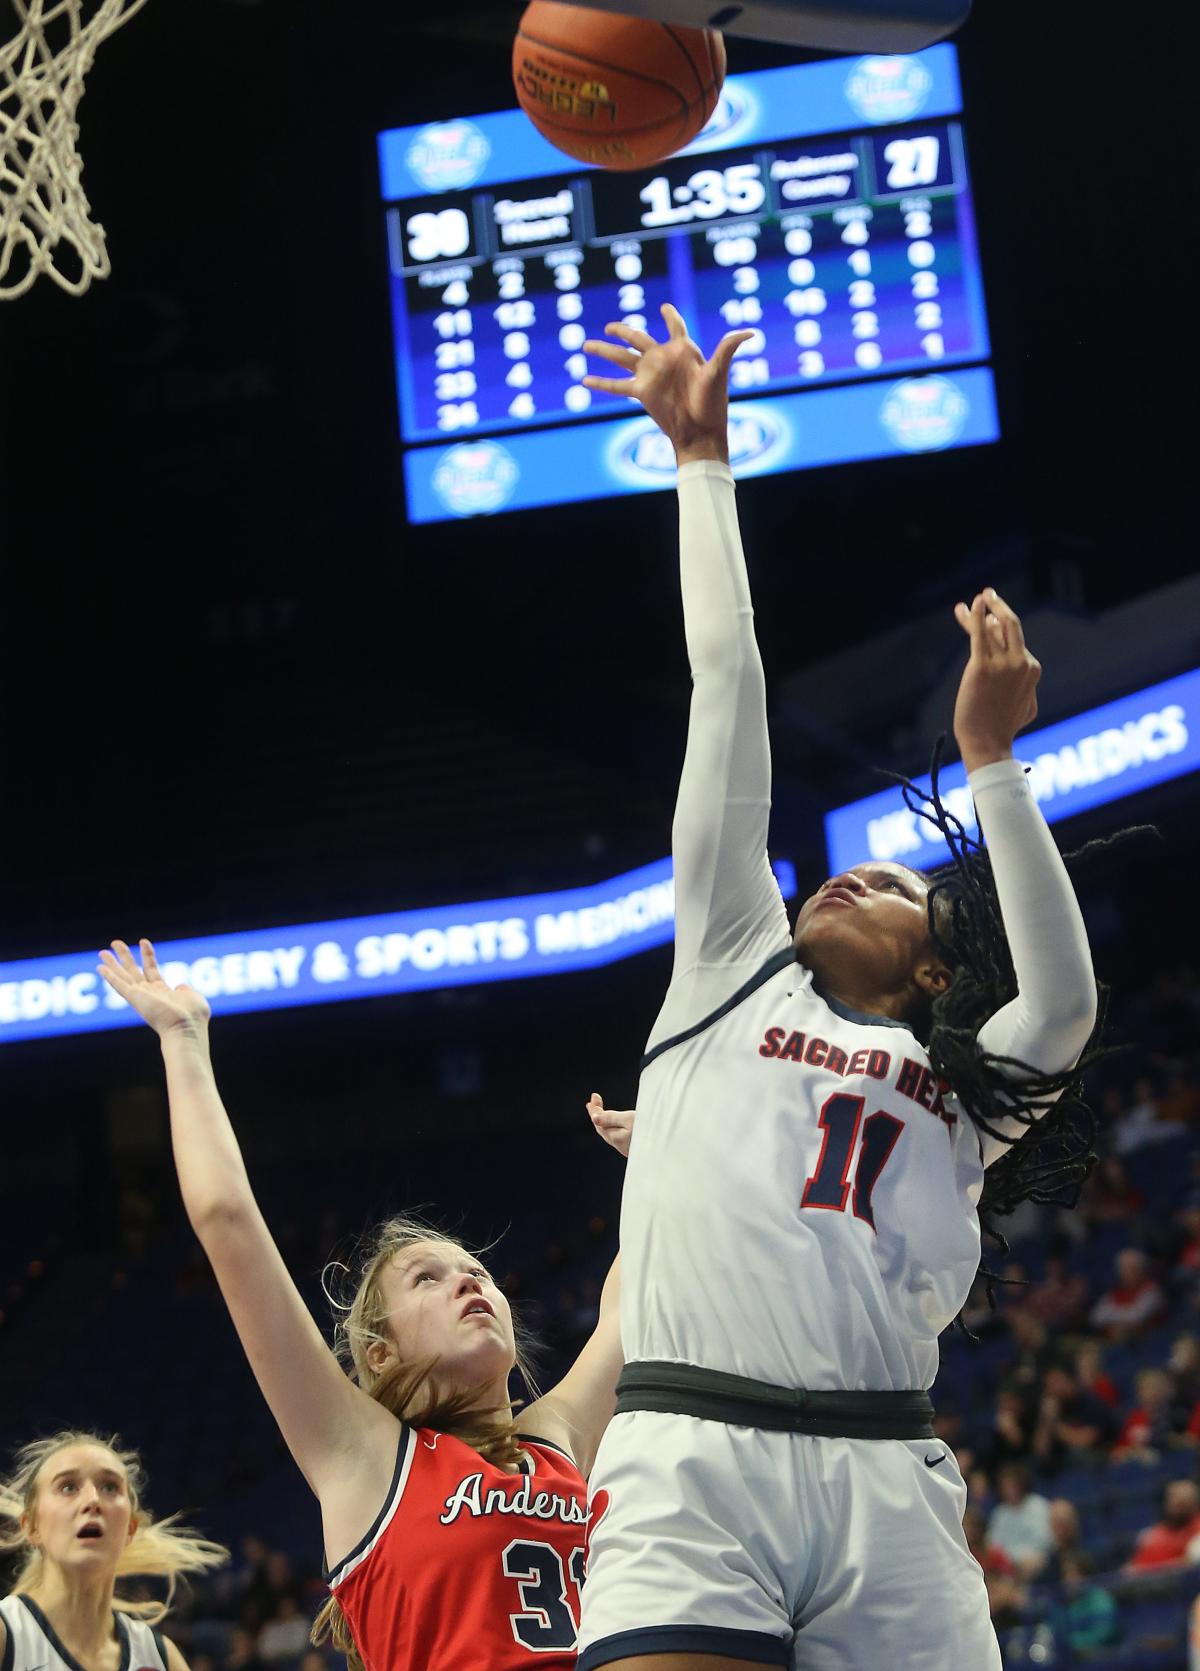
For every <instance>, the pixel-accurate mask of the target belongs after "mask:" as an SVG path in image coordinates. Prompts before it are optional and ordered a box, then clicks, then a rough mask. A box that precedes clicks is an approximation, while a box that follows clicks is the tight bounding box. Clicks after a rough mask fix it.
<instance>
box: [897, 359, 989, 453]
mask: <svg viewBox="0 0 1200 1671" xmlns="http://www.w3.org/2000/svg"><path fill="white" fill-rule="evenodd" d="M970 410H971V405H970V402H969V401H968V400H967V397H966V395H965V394H963V392H962V390H961V389H960V388H959V386H958V384H957V383H954V382H952V381H951V380H950V378H948V377H905V378H904V379H903V380H902V381H901V382H899V383H896V384H894V385H893V387H892V388H891V389H889V390H888V394H887V398H886V399H885V401H884V403H883V405H882V406H881V407H880V409H879V420H880V422H881V423H882V424H883V427H884V429H886V430H887V432H888V434H889V435H890V436H891V438H892V440H893V441H894V442H895V443H896V445H897V446H898V447H903V448H904V450H905V452H906V453H932V452H937V450H938V449H939V448H940V447H948V446H950V444H951V442H953V441H957V440H958V437H959V436H960V435H961V434H962V431H963V425H964V424H965V423H966V421H967V414H968V413H969V412H970Z"/></svg>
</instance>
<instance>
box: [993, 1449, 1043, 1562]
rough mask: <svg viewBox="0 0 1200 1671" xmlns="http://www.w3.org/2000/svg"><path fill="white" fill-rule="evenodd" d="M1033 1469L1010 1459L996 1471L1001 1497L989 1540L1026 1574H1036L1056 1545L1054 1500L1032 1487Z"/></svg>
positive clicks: (995, 1510)
mask: <svg viewBox="0 0 1200 1671" xmlns="http://www.w3.org/2000/svg"><path fill="white" fill-rule="evenodd" d="M1029 1483H1030V1482H1029V1470H1028V1468H1026V1467H1025V1465H1024V1464H1023V1463H1021V1462H1006V1463H1005V1464H1004V1466H1003V1467H1002V1468H1000V1469H998V1470H997V1473H996V1492H997V1495H998V1496H999V1498H1000V1501H999V1502H998V1503H997V1505H996V1507H995V1508H994V1509H993V1510H992V1517H991V1519H990V1520H989V1521H988V1529H987V1530H988V1540H989V1542H991V1543H994V1544H996V1545H997V1546H998V1547H999V1548H1000V1549H1002V1550H1003V1551H1004V1553H1005V1554H1006V1555H1007V1556H1008V1558H1009V1560H1010V1561H1011V1562H1012V1563H1013V1565H1014V1567H1015V1568H1016V1569H1017V1572H1018V1573H1019V1574H1020V1575H1021V1576H1022V1577H1024V1578H1036V1577H1037V1575H1038V1573H1039V1572H1040V1571H1041V1570H1042V1568H1043V1567H1044V1566H1045V1564H1046V1559H1047V1557H1048V1555H1049V1554H1050V1552H1051V1550H1052V1549H1053V1548H1054V1534H1053V1533H1052V1532H1051V1530H1050V1504H1049V1503H1048V1502H1047V1501H1046V1499H1045V1497H1043V1496H1041V1495H1039V1494H1038V1493H1037V1492H1035V1491H1031V1490H1030V1489H1029Z"/></svg>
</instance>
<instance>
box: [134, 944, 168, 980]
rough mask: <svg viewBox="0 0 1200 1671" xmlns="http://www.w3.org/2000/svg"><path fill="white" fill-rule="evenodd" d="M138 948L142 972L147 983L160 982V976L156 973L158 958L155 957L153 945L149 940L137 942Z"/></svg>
mask: <svg viewBox="0 0 1200 1671" xmlns="http://www.w3.org/2000/svg"><path fill="white" fill-rule="evenodd" d="M138 946H139V947H140V948H141V953H142V971H143V973H144V974H145V976H146V979H147V980H148V981H160V980H162V976H161V975H160V974H159V972H158V958H157V957H156V956H155V952H154V945H153V942H152V941H150V940H145V939H142V940H139V941H138Z"/></svg>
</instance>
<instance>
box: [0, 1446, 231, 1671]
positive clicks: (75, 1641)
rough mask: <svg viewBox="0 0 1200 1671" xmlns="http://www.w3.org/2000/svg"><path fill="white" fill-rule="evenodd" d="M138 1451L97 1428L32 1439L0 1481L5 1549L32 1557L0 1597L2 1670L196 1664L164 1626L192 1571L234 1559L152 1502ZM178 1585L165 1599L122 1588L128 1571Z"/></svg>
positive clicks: (88, 1670) (168, 1669)
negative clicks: (145, 1499) (144, 1497)
mask: <svg viewBox="0 0 1200 1671" xmlns="http://www.w3.org/2000/svg"><path fill="white" fill-rule="evenodd" d="M143 1483H144V1482H143V1478H142V1471H141V1467H140V1464H139V1462H138V1458H137V1456H136V1454H135V1453H134V1452H133V1451H121V1450H118V1449H117V1448H116V1443H115V1441H113V1440H104V1439H100V1438H98V1437H97V1436H96V1435H95V1434H92V1433H58V1434H56V1435H55V1436H54V1437H53V1438H50V1439H39V1440H36V1441H35V1442H34V1443H33V1444H30V1445H26V1446H25V1447H24V1449H23V1450H21V1451H20V1452H19V1453H18V1455H17V1459H16V1467H15V1468H14V1470H13V1473H12V1475H11V1476H10V1478H9V1479H7V1480H6V1481H4V1482H3V1483H0V1522H6V1523H7V1524H3V1525H0V1553H19V1554H21V1555H23V1556H24V1559H23V1561H22V1562H21V1565H20V1568H19V1570H18V1573H17V1577H16V1582H15V1583H14V1585H13V1588H12V1591H11V1593H10V1594H9V1595H7V1596H5V1597H4V1599H3V1600H2V1601H0V1671H188V1668H187V1662H186V1661H185V1660H184V1657H183V1655H182V1654H181V1653H180V1651H179V1649H178V1648H177V1647H176V1646H175V1644H174V1643H173V1642H171V1641H169V1640H168V1639H167V1638H166V1637H164V1636H163V1635H161V1633H160V1632H159V1630H158V1629H157V1626H158V1625H159V1624H160V1623H161V1622H162V1620H163V1619H164V1618H165V1617H166V1614H167V1610H168V1607H169V1605H170V1590H171V1589H173V1586H174V1580H175V1579H176V1578H177V1577H178V1576H179V1575H180V1574H182V1573H193V1572H204V1571H205V1570H207V1569H208V1568H210V1567H214V1566H219V1565H220V1564H221V1562H223V1561H225V1560H226V1559H227V1558H228V1551H227V1550H225V1549H223V1548H222V1547H221V1546H220V1544H216V1543H209V1542H208V1540H207V1539H205V1538H201V1537H197V1536H196V1534H195V1533H194V1532H189V1531H188V1530H187V1529H186V1528H184V1527H181V1526H176V1525H174V1524H172V1523H171V1522H170V1521H167V1522H162V1521H159V1522H156V1521H155V1520H154V1519H153V1518H152V1517H151V1516H150V1514H149V1513H148V1512H147V1511H146V1510H145V1508H144V1507H143V1506H142V1503H141V1493H142V1489H143ZM133 1573H136V1574H138V1575H139V1576H140V1577H159V1578H165V1579H167V1580H168V1585H169V1590H168V1597H167V1600H165V1601H141V1602H135V1601H127V1600H125V1599H123V1598H122V1597H121V1596H119V1595H117V1594H116V1585H117V1583H118V1581H119V1579H120V1578H121V1577H122V1576H123V1575H125V1574H133Z"/></svg>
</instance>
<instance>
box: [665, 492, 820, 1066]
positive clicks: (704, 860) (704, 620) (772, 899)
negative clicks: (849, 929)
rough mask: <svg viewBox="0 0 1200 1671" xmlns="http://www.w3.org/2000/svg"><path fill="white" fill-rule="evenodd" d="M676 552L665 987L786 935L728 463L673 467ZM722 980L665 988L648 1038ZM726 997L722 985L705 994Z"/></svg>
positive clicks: (783, 941)
mask: <svg viewBox="0 0 1200 1671" xmlns="http://www.w3.org/2000/svg"><path fill="white" fill-rule="evenodd" d="M679 550H680V582H681V588H682V593H683V617H684V631H685V634H686V638H687V647H688V659H689V661H690V663H691V669H692V700H691V707H690V711H689V716H688V740H687V752H686V755H685V757H684V763H683V770H682V772H681V774H680V780H679V794H678V798H677V800H676V805H675V821H674V825H673V830H672V851H673V854H674V860H675V969H674V976H673V980H672V985H673V987H674V986H675V984H676V983H677V982H678V981H679V979H680V977H681V976H684V975H686V974H688V973H689V971H691V972H695V971H697V970H698V969H699V968H700V967H701V966H704V967H706V968H709V969H711V968H713V966H718V965H719V966H720V968H721V969H724V970H728V969H729V968H730V966H732V965H736V966H738V967H739V968H740V967H741V966H743V965H744V964H746V963H748V962H753V963H755V964H756V965H757V964H759V963H762V962H763V961H765V959H766V958H767V957H769V956H770V954H771V953H772V952H773V951H776V950H779V949H780V948H781V947H784V946H786V945H787V944H788V940H789V936H790V930H789V928H788V920H787V911H786V909H785V907H784V904H783V900H782V898H781V897H780V893H779V888H778V885H777V884H776V882H775V878H774V876H773V875H772V873H771V868H770V864H769V863H768V860H767V825H768V821H769V818H770V811H771V753H770V742H769V738H768V735H767V705H766V685H765V681H764V678H763V669H762V660H761V658H760V656H759V653H758V645H757V643H756V641H755V637H754V612H753V607H752V605H751V601H750V583H749V579H748V577H747V574H746V560H745V556H744V554H743V551H742V541H741V533H740V530H739V528H738V519H737V502H736V498H735V492H734V483H733V473H732V471H731V470H730V469H729V467H728V465H725V464H719V463H717V462H716V461H715V460H712V461H709V460H704V461H701V462H697V463H693V464H685V465H683V466H682V467H681V469H680V471H679ZM722 978H723V977H722V976H721V975H720V973H717V974H716V975H715V976H714V982H715V985H714V982H709V981H707V980H705V979H703V978H702V979H701V980H700V983H699V984H700V985H701V986H704V987H705V991H704V993H703V994H700V993H696V994H693V995H692V997H691V998H686V999H685V997H684V995H683V994H682V993H679V992H673V993H672V994H671V995H669V998H668V1004H667V1006H666V1010H669V1011H671V1012H672V1013H671V1015H670V1017H668V1016H667V1015H666V1010H664V1014H663V1015H660V1017H659V1022H658V1024H657V1025H656V1027H655V1031H654V1035H652V1037H653V1036H657V1035H659V1034H660V1033H662V1032H663V1030H664V1029H665V1028H667V1029H669V1028H670V1027H671V1026H674V1025H675V1024H676V1021H677V1019H678V1018H677V1016H676V1014H675V1012H676V1011H677V1010H678V1009H679V1007H680V1005H681V1004H684V1005H690V1003H691V1002H692V999H693V998H694V1000H695V1001H696V1002H699V1003H705V1002H708V1000H709V997H710V996H711V994H710V993H709V991H708V987H709V986H710V985H713V986H714V990H715V989H716V988H717V987H720V985H721V981H722ZM693 984H694V983H693ZM726 984H728V982H727V980H726ZM733 984H734V986H735V987H736V985H737V984H738V982H737V981H736V980H735V981H734V983H733ZM732 989H733V988H730V990H732ZM725 996H728V993H727V992H724V991H723V990H722V991H721V992H720V993H719V995H718V996H717V997H716V998H715V1000H714V1001H715V1002H720V1000H721V998H722V997H725ZM691 1019H692V1020H694V1019H696V1017H694V1016H692V1017H691Z"/></svg>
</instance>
